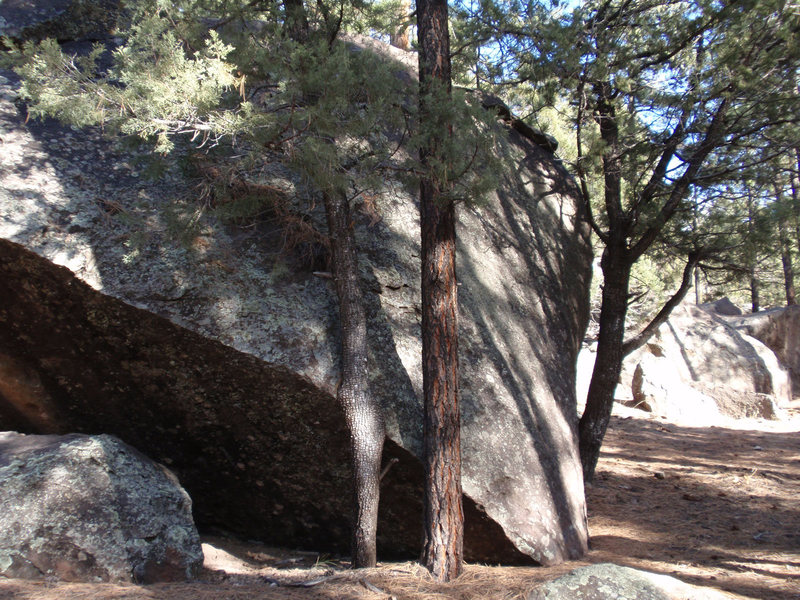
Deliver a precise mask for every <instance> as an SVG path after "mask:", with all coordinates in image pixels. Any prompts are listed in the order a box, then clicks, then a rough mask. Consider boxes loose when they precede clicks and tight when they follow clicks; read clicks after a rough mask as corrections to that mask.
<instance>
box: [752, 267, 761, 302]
mask: <svg viewBox="0 0 800 600" xmlns="http://www.w3.org/2000/svg"><path fill="white" fill-rule="evenodd" d="M750 301H751V304H752V309H753V311H752V312H754V313H757V312H758V311H759V310H761V306H760V300H759V286H758V277H756V268H755V267H754V266H753V267H750Z"/></svg>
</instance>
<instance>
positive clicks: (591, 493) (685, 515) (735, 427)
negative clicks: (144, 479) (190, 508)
mask: <svg viewBox="0 0 800 600" xmlns="http://www.w3.org/2000/svg"><path fill="white" fill-rule="evenodd" d="M617 408H619V409H620V410H619V413H620V414H618V415H617V416H615V417H613V419H612V423H611V427H610V429H609V432H608V435H607V437H606V443H605V448H604V452H603V455H602V457H601V461H600V464H599V465H598V470H597V475H596V479H595V483H594V485H593V486H592V487H591V488H589V490H588V495H587V501H588V506H589V530H590V534H591V551H590V553H589V554H588V555H587V556H586V557H585V559H584V560H581V561H575V562H572V563H569V564H566V565H560V566H557V567H549V568H543V567H497V566H485V565H468V566H467V567H466V571H465V574H464V575H462V576H461V577H460V578H459V579H457V580H456V581H455V582H453V583H450V584H436V583H434V582H433V581H431V579H430V578H429V577H428V575H427V572H426V571H425V570H424V569H423V568H422V567H421V566H419V565H418V564H417V563H414V562H406V563H381V564H380V565H379V566H378V568H376V569H369V570H363V571H350V570H348V569H347V568H346V567H347V564H346V563H345V562H341V561H338V560H334V559H330V560H329V559H327V558H326V557H324V556H323V557H320V556H319V555H317V554H314V553H298V552H291V551H287V550H281V549H275V548H268V547H265V546H260V545H258V544H252V543H242V542H237V541H233V540H230V539H225V538H219V537H217V538H206V539H205V542H206V543H205V544H204V551H205V554H206V570H205V572H204V575H203V577H202V579H201V580H200V581H197V582H194V583H187V584H158V585H149V586H139V585H113V584H75V583H53V582H44V583H43V582H28V581H20V580H9V579H0V598H2V599H13V600H56V599H58V600H77V599H90V600H142V599H153V600H212V599H213V600H245V599H246V600H250V599H256V598H258V599H262V598H263V599H266V600H272V599H275V600H297V599H300V598H302V599H304V600H323V599H334V598H335V599H363V600H378V599H388V598H396V599H397V600H421V599H423V598H424V599H426V600H429V599H430V600H465V599H476V600H477V599H487V598H488V599H508V600H510V599H524V598H526V597H527V594H528V592H530V590H532V589H533V588H535V587H536V586H537V585H539V584H541V583H542V582H544V581H547V580H550V579H554V578H556V577H558V576H560V575H562V574H564V573H566V572H568V571H570V570H572V569H574V568H576V567H579V566H583V565H586V564H591V563H598V562H613V563H616V564H619V565H625V566H629V567H634V568H638V569H644V570H648V571H652V572H656V573H662V574H666V575H673V576H676V577H678V578H679V579H682V580H683V581H685V582H687V583H690V584H694V585H698V586H704V587H708V588H715V589H716V590H721V591H724V592H727V593H728V594H730V597H731V598H758V599H776V600H800V411H798V410H797V408H795V409H793V410H792V411H791V415H792V418H791V419H790V420H787V421H780V422H770V421H738V422H727V423H725V426H724V427H723V426H720V427H704V428H693V427H689V426H686V425H683V424H676V423H669V422H666V421H663V420H660V419H654V418H643V413H638V411H635V410H633V409H625V408H623V407H615V411H616V410H617Z"/></svg>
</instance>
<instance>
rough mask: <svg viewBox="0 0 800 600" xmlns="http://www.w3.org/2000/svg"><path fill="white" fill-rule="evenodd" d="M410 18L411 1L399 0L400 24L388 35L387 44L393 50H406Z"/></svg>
mask: <svg viewBox="0 0 800 600" xmlns="http://www.w3.org/2000/svg"><path fill="white" fill-rule="evenodd" d="M410 16H411V0H400V10H399V14H398V17H399V19H400V22H399V23H398V24H397V27H395V29H394V31H393V32H392V33H391V34H390V35H389V43H390V44H391V45H392V46H394V47H395V48H400V49H401V50H408V48H409V41H408V29H409V22H408V19H409V17H410Z"/></svg>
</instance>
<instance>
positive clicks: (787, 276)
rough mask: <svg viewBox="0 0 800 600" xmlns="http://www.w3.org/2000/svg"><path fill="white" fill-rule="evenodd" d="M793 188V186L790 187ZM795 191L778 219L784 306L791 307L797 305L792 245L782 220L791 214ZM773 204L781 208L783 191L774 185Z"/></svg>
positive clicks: (784, 221) (784, 222) (787, 229)
mask: <svg viewBox="0 0 800 600" xmlns="http://www.w3.org/2000/svg"><path fill="white" fill-rule="evenodd" d="M792 187H794V186H792ZM795 193H796V191H795V190H792V196H793V197H792V198H791V201H790V206H789V210H788V211H784V210H783V209H782V208H781V210H780V213H779V219H778V238H779V240H780V243H781V265H782V266H783V286H784V290H785V291H786V306H792V305H794V304H797V301H796V300H795V292H794V267H793V265H792V245H791V241H790V239H789V228H788V227H787V225H786V220H785V219H784V215H785V216H789V215H790V214H793V211H792V208H793V207H792V206H791V204H794V200H795V198H794V195H795ZM775 203H776V205H777V206H778V207H782V206H783V190H782V189H781V187H780V186H779V185H778V184H777V183H776V184H775Z"/></svg>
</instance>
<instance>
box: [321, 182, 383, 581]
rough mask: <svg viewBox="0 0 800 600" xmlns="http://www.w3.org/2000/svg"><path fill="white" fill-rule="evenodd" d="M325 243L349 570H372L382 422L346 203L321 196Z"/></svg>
mask: <svg viewBox="0 0 800 600" xmlns="http://www.w3.org/2000/svg"><path fill="white" fill-rule="evenodd" d="M324 199H325V212H326V215H327V219H328V231H329V233H330V239H331V255H332V256H331V259H332V260H331V263H332V264H331V268H332V271H333V276H334V281H335V284H336V295H337V296H338V299H339V317H340V322H341V336H342V358H341V360H342V379H341V383H340V385H339V389H338V391H337V400H338V402H339V404H340V406H341V407H342V410H343V412H344V415H345V419H346V421H347V426H348V429H349V430H350V448H351V461H352V467H353V496H354V497H353V529H352V540H351V542H352V563H353V568H362V567H374V566H375V564H376V560H377V556H376V541H377V528H378V503H379V498H380V472H381V453H382V451H383V440H384V423H383V414H382V412H381V408H380V406H379V405H378V402H377V401H376V400H375V398H374V397H373V396H372V394H371V393H370V390H369V381H368V377H367V319H366V313H365V311H364V300H363V296H362V293H361V287H360V285H359V279H358V254H357V250H356V243H355V235H354V232H353V223H352V221H351V219H350V203H349V201H348V200H347V198H346V197H345V196H344V195H340V194H328V193H326V194H324Z"/></svg>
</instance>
